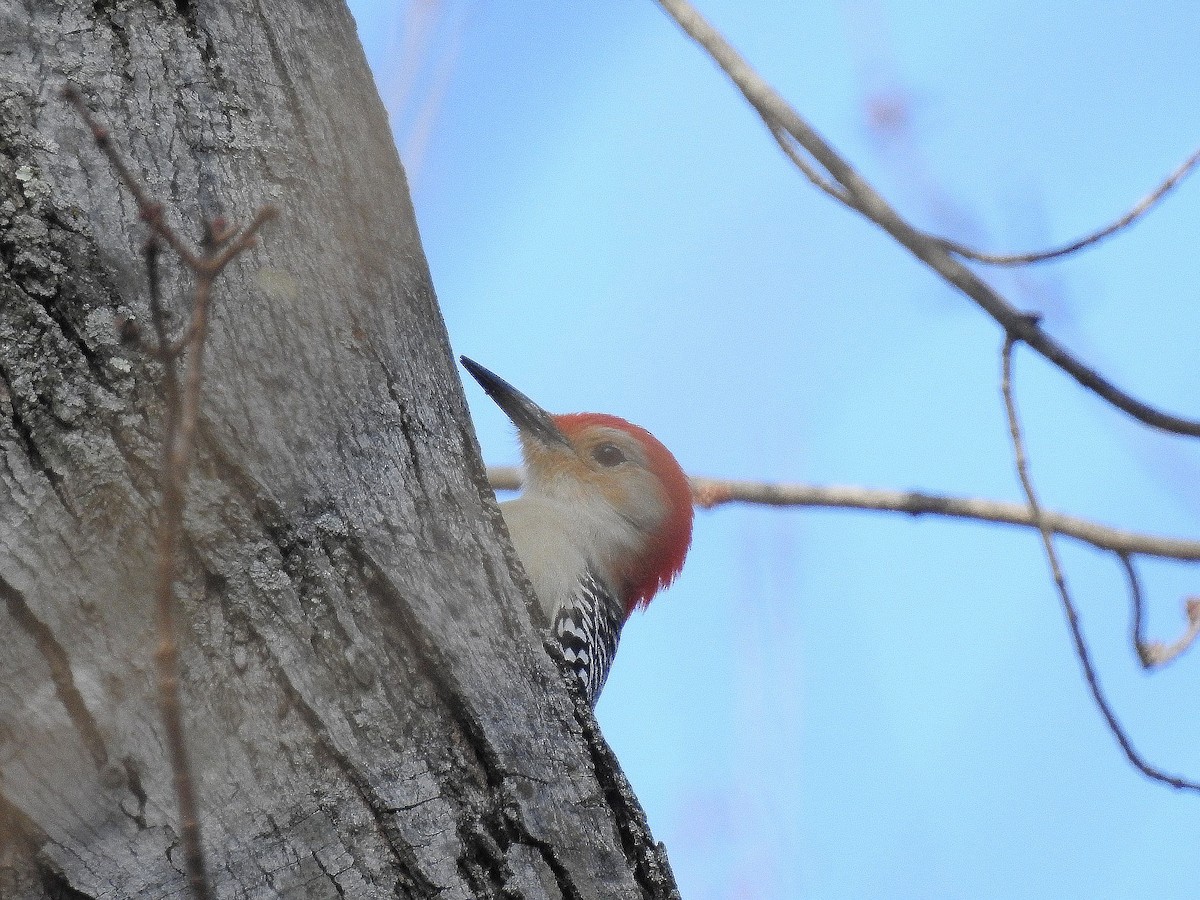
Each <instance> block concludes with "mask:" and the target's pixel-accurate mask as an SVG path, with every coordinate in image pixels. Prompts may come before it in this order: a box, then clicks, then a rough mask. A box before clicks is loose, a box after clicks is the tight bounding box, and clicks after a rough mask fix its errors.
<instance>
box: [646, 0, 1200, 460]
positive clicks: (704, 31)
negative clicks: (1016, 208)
mask: <svg viewBox="0 0 1200 900" xmlns="http://www.w3.org/2000/svg"><path fill="white" fill-rule="evenodd" d="M656 2H657V3H658V4H659V5H660V6H661V7H662V8H663V9H664V10H666V12H667V13H668V14H669V15H670V16H671V17H672V18H673V19H674V20H675V22H676V23H677V24H678V25H679V26H680V27H681V28H682V29H683V30H684V31H685V32H686V33H687V34H688V36H690V37H691V38H692V39H693V40H694V41H696V43H698V44H699V45H700V46H701V47H702V48H703V49H704V50H705V52H707V53H708V54H709V56H711V57H712V59H713V60H714V61H715V62H716V63H717V65H719V66H720V67H721V69H722V70H724V72H725V74H726V75H728V76H729V78H730V79H731V80H732V81H733V83H734V84H735V85H736V86H737V88H738V89H739V90H740V91H741V92H742V95H743V96H744V97H745V98H746V100H747V101H748V102H749V103H750V105H751V106H753V107H754V109H755V110H756V111H757V112H758V114H759V116H760V117H761V118H762V120H763V122H764V123H765V124H766V126H767V128H768V129H770V130H771V132H772V134H775V132H776V130H777V129H780V130H782V131H784V132H786V133H787V134H788V135H790V136H791V137H792V138H794V139H795V140H796V143H798V144H799V145H800V147H801V148H803V150H804V151H805V152H806V153H808V154H809V155H810V156H812V158H813V160H814V161H815V162H816V163H817V164H818V165H819V166H820V167H821V168H823V169H825V171H826V172H827V173H828V175H829V179H830V180H831V181H832V183H833V184H832V185H831V187H834V188H837V189H839V190H842V191H844V192H845V197H841V196H839V195H838V194H836V193H834V194H832V196H835V197H837V198H838V199H840V200H842V202H844V203H845V204H846V205H847V206H848V207H849V208H851V209H853V210H855V211H856V212H858V213H860V214H861V215H863V216H865V217H866V218H868V219H870V220H871V221H872V222H874V223H875V224H876V225H878V226H879V227H880V228H882V229H883V230H884V231H886V232H887V233H888V234H890V235H891V236H892V237H893V238H895V239H896V241H898V242H899V243H900V244H901V245H903V246H904V247H905V248H906V249H907V250H908V251H909V252H910V253H912V254H913V256H915V257H917V259H919V260H921V262H923V263H925V265H927V266H929V268H931V269H933V270H934V271H935V272H937V273H938V274H939V275H940V276H941V277H942V278H943V279H944V280H945V281H947V282H948V283H949V284H951V285H953V286H954V287H955V288H957V289H958V290H959V291H960V292H961V293H963V294H965V295H966V296H967V297H969V298H971V299H972V300H973V301H975V303H976V304H978V305H979V306H980V308H982V309H983V310H984V312H986V313H987V314H988V315H989V316H991V317H992V318H993V319H994V320H995V321H996V322H997V324H999V325H1000V327H1001V328H1003V329H1004V332H1005V334H1006V335H1008V336H1011V337H1013V338H1015V339H1017V340H1020V341H1022V342H1023V343H1025V344H1027V345H1028V346H1029V347H1030V348H1031V349H1033V350H1035V351H1036V352H1037V353H1040V354H1041V355H1042V356H1043V357H1044V358H1045V359H1046V360H1047V361H1048V362H1050V363H1051V364H1052V365H1054V366H1057V367H1058V368H1059V369H1061V370H1062V371H1064V372H1066V373H1067V374H1068V375H1070V376H1071V377H1072V378H1074V379H1075V380H1076V381H1077V382H1078V383H1079V384H1080V385H1081V386H1082V387H1084V388H1086V389H1087V390H1089V391H1091V392H1092V393H1094V394H1096V395H1097V396H1099V397H1101V398H1103V399H1104V400H1105V401H1107V402H1108V403H1109V404H1110V405H1112V406H1114V407H1116V408H1117V409H1119V410H1121V411H1122V412H1124V413H1126V414H1127V415H1130V416H1132V417H1133V418H1135V419H1137V420H1138V421H1140V422H1142V423H1144V424H1146V425H1149V426H1151V427H1153V428H1158V429H1161V430H1163V431H1169V432H1172V433H1174V434H1184V435H1190V436H1192V437H1200V421H1197V420H1195V419H1187V418H1183V417H1180V416H1176V415H1173V414H1171V413H1167V412H1163V411H1162V410H1159V409H1157V408H1155V407H1153V406H1151V405H1149V404H1148V403H1145V402H1143V401H1141V400H1138V399H1137V398H1136V397H1134V396H1132V395H1131V394H1129V393H1126V392H1125V391H1123V390H1121V389H1120V388H1118V387H1117V386H1116V385H1114V384H1112V382H1110V381H1108V379H1106V378H1105V377H1104V376H1102V375H1101V374H1100V373H1099V372H1097V371H1096V370H1094V369H1092V368H1090V367H1089V366H1087V365H1085V364H1084V363H1083V362H1082V361H1081V360H1079V359H1077V358H1076V357H1074V356H1073V355H1072V354H1070V353H1069V352H1068V351H1067V350H1066V348H1065V347H1063V346H1062V345H1061V344H1059V343H1058V342H1057V341H1055V340H1054V339H1053V338H1052V337H1050V336H1049V335H1048V334H1046V333H1045V332H1044V331H1042V330H1041V328H1040V327H1039V324H1038V320H1037V318H1036V317H1033V316H1029V315H1026V314H1025V313H1023V312H1021V311H1020V310H1018V309H1017V308H1016V307H1015V306H1013V305H1012V304H1011V303H1009V302H1008V301H1007V300H1006V299H1004V298H1003V297H1002V296H1001V295H1000V294H999V293H997V292H996V290H995V289H994V288H992V286H991V285H989V284H987V282H985V281H984V280H983V279H982V278H980V277H979V276H978V275H976V274H975V273H974V272H973V271H972V270H971V269H969V268H968V267H967V266H966V265H965V264H963V262H962V261H961V260H959V259H958V258H956V257H955V256H953V255H952V254H951V253H950V251H948V250H947V249H946V247H945V246H944V244H943V242H942V239H941V238H938V237H935V236H933V235H930V234H926V233H925V232H923V231H921V230H920V229H918V228H915V227H913V226H912V225H911V224H910V223H909V222H908V221H906V220H905V219H904V218H902V217H901V216H900V214H899V213H897V212H896V211H895V210H894V209H893V208H892V207H891V206H890V205H889V204H888V202H887V201H886V200H884V198H883V197H882V196H881V195H880V194H879V193H878V192H877V191H876V190H875V189H874V188H873V187H872V186H871V185H870V184H869V183H868V182H867V181H866V179H864V178H863V177H862V176H861V175H859V174H858V172H857V171H856V170H855V169H854V168H853V167H852V166H851V165H850V164H849V163H848V162H846V160H844V159H843V158H842V157H841V156H840V155H839V154H838V152H837V151H836V150H834V149H833V147H832V146H831V145H830V144H829V143H828V142H827V141H826V140H825V139H824V138H822V137H821V136H820V134H818V133H817V131H816V130H815V129H814V128H813V127H812V126H811V125H809V123H808V122H807V121H805V120H804V119H803V118H802V117H801V116H800V115H799V113H797V112H796V111H795V110H794V109H793V108H792V107H791V106H789V105H788V103H787V101H785V100H784V99H783V97H781V96H780V95H779V93H778V92H777V91H776V90H775V89H774V88H772V87H771V86H770V85H769V84H768V83H767V82H766V81H764V80H763V78H762V77H761V76H760V75H759V74H758V73H757V72H755V71H754V69H752V68H751V67H750V65H749V64H748V63H747V62H746V61H745V60H744V59H743V58H742V57H741V56H740V55H739V54H738V52H737V51H736V50H734V49H733V47H732V46H731V45H730V44H729V42H728V41H726V40H725V38H724V37H722V36H721V34H720V32H718V31H717V30H716V29H715V28H713V27H712V25H710V24H709V23H708V22H707V21H705V19H704V18H703V17H702V16H701V15H700V14H699V13H698V12H697V11H696V9H695V8H694V7H693V6H692V5H691V4H690V3H688V2H687V0H656ZM790 155H791V154H789V156H790ZM814 173H815V174H816V175H817V176H818V177H823V176H821V173H820V172H817V171H816V170H815V169H814ZM810 180H811V179H810ZM822 190H825V191H826V193H830V191H829V190H826V189H825V188H822Z"/></svg>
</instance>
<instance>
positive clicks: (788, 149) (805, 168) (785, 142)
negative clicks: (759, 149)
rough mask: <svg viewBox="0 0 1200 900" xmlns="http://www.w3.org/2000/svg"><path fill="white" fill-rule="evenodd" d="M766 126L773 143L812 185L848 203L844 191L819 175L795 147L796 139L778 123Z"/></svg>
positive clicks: (814, 167) (835, 198)
mask: <svg viewBox="0 0 1200 900" xmlns="http://www.w3.org/2000/svg"><path fill="white" fill-rule="evenodd" d="M767 127H768V128H769V129H770V130H771V137H773V138H775V143H777V144H779V149H780V150H782V151H783V152H784V154H785V155H786V156H787V158H788V159H790V160H791V161H792V165H794V166H795V167H796V168H797V169H799V170H800V172H801V174H803V175H804V177H805V178H807V179H808V180H809V181H811V182H812V183H813V186H814V187H816V188H817V189H819V190H822V191H824V192H825V193H826V194H828V195H829V196H830V197H832V198H833V199H834V200H838V201H840V202H842V203H846V204H849V202H850V200H849V198H848V197H847V196H846V192H845V191H843V190H842V189H841V188H840V187H838V186H837V185H834V184H830V183H829V182H828V181H827V180H826V179H825V178H824V177H823V176H822V175H821V173H820V172H818V171H817V168H816V166H814V165H813V164H812V163H811V162H809V161H808V160H807V159H805V157H804V154H803V153H801V152H800V151H799V150H797V149H796V141H795V140H794V139H793V138H792V136H791V135H790V134H788V133H787V132H786V131H784V130H783V129H782V128H780V127H779V126H778V125H772V124H770V123H769V122H768V123H767Z"/></svg>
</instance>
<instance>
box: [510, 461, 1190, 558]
mask: <svg viewBox="0 0 1200 900" xmlns="http://www.w3.org/2000/svg"><path fill="white" fill-rule="evenodd" d="M488 480H489V481H490V482H491V484H492V487H493V488H494V489H495V490H498V491H515V490H518V489H520V487H521V470H520V469H519V468H516V467H510V466H489V467H488ZM691 482H692V494H693V496H694V497H695V500H696V505H697V506H701V507H703V508H705V509H712V508H714V507H717V506H724V505H727V504H731V503H748V504H754V505H759V506H794V507H815V508H823V509H862V510H873V511H877V512H895V513H904V514H906V515H911V516H921V515H932V516H946V517H948V518H954V519H968V520H972V521H976V522H993V523H997V524H1001V525H1014V526H1017V527H1021V528H1038V527H1039V525H1038V522H1037V519H1036V517H1035V516H1034V514H1033V512H1032V510H1031V509H1030V507H1029V506H1028V505H1026V504H1022V503H1007V502H1005V501H1002V500H984V499H982V498H977V497H951V496H947V495H945V494H927V493H925V492H923V491H888V490H877V489H872V488H863V487H850V486H842V485H813V484H787V483H768V482H761V481H730V480H726V479H718V478H697V477H693V478H692V479H691ZM1042 515H1043V518H1044V520H1045V524H1046V525H1047V526H1048V527H1049V528H1050V530H1051V531H1053V532H1055V533H1056V534H1061V535H1065V536H1067V537H1072V538H1075V539H1076V540H1079V541H1083V542H1084V543H1086V544H1091V545H1092V546H1093V547H1095V548H1097V549H1098V550H1105V551H1110V552H1113V553H1117V554H1121V555H1134V554H1136V555H1140V556H1156V557H1161V558H1164V559H1178V560H1184V561H1200V541H1189V540H1185V539H1183V538H1172V537H1160V536H1158V535H1150V534H1139V533H1137V532H1133V531H1125V530H1123V529H1120V528H1111V527H1109V526H1107V525H1101V524H1099V523H1098V522H1091V521H1088V520H1087V519H1080V518H1078V517H1076V516H1068V515H1065V514H1063V513H1058V512H1051V511H1048V510H1046V511H1043V513H1042Z"/></svg>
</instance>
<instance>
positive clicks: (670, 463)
mask: <svg viewBox="0 0 1200 900" xmlns="http://www.w3.org/2000/svg"><path fill="white" fill-rule="evenodd" d="M461 359H462V364H463V366H464V367H465V368H466V370H467V371H468V372H470V373H471V375H472V376H473V377H474V378H475V380H476V381H478V382H479V384H480V385H481V386H482V387H483V389H484V390H485V391H486V392H487V394H488V396H490V397H491V398H492V399H493V400H494V401H495V402H496V404H497V405H498V406H499V407H500V409H502V410H503V411H504V413H505V415H507V416H508V418H509V419H511V420H512V423H513V424H514V425H516V426H517V433H518V436H519V437H520V440H521V455H522V457H523V458H524V460H525V478H524V490H523V493H522V494H521V496H520V497H518V498H517V499H516V500H509V501H507V502H505V503H501V504H500V512H501V514H502V515H503V516H504V522H505V524H506V525H507V526H508V533H509V535H510V536H511V537H512V542H513V548H514V549H515V550H516V551H517V556H518V557H520V559H521V563H522V565H523V566H524V567H525V572H526V574H527V575H528V576H529V580H530V581H531V582H532V584H533V590H534V593H535V594H536V595H537V599H538V601H539V603H540V605H541V607H542V609H543V611H544V612H545V613H546V619H547V621H548V622H549V623H550V633H551V635H552V636H553V637H554V639H555V640H556V641H557V642H558V644H559V646H561V648H562V652H563V657H564V658H565V659H566V661H567V664H568V665H569V666H570V668H571V670H572V671H573V672H574V674H575V676H576V677H577V678H578V680H579V687H580V689H581V690H582V691H583V694H584V696H585V697H586V698H587V700H588V702H589V703H591V704H592V705H593V706H595V704H596V701H597V700H598V699H599V697H600V690H601V689H602V688H603V687H604V681H605V679H606V678H607V677H608V670H609V667H610V666H611V665H612V661H613V657H614V656H615V655H616V652H617V642H618V641H619V640H620V638H621V629H622V628H623V627H624V625H625V622H626V621H627V620H628V619H629V616H630V615H631V614H632V613H633V611H634V610H635V609H640V608H645V607H646V605H647V604H649V603H650V600H651V599H652V598H653V597H654V595H655V594H657V593H658V592H659V591H660V590H662V589H663V588H665V587H666V586H667V585H669V584H670V583H671V582H672V581H674V580H675V577H676V576H677V575H678V574H679V572H680V570H681V569H682V568H683V561H684V558H685V557H686V556H687V551H688V546H689V545H690V544H691V541H692V491H691V487H690V485H689V483H688V479H687V476H686V475H685V474H684V472H683V469H681V468H680V467H679V463H677V462H676V461H675V457H674V456H672V455H671V452H670V451H669V450H668V449H667V448H666V447H664V446H663V445H662V444H661V443H659V441H658V439H657V438H655V437H654V435H652V434H651V433H650V432H648V431H647V430H646V429H644V428H640V427H638V426H637V425H633V424H630V423H629V422H626V421H625V420H624V419H621V418H618V417H617V416H610V415H605V414H603V413H568V414H565V415H551V414H550V413H548V412H546V411H545V410H544V409H542V408H541V407H540V406H538V405H537V404H536V403H534V402H533V401H532V400H530V399H529V398H528V397H526V396H525V395H524V394H522V393H521V392H520V391H518V390H517V389H516V388H514V387H513V386H512V385H511V384H509V383H508V382H507V381H505V380H504V379H502V378H500V377H499V376H498V375H496V374H494V373H493V372H490V371H488V370H487V369H485V368H484V367H483V366H481V365H479V363H477V362H474V361H473V360H470V359H468V358H467V357H465V356H464V357H461Z"/></svg>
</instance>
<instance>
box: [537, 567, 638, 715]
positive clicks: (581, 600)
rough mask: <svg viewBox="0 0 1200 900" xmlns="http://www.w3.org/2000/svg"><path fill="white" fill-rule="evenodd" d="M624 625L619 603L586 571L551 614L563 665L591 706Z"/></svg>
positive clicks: (600, 686)
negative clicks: (552, 614) (569, 670)
mask: <svg viewBox="0 0 1200 900" xmlns="http://www.w3.org/2000/svg"><path fill="white" fill-rule="evenodd" d="M624 621H625V611H624V609H623V608H622V607H621V603H620V602H619V601H618V600H617V598H616V597H615V596H614V595H613V593H612V591H610V590H609V589H608V588H606V587H605V586H604V582H602V581H601V580H600V579H599V578H597V577H596V575H595V573H593V572H591V571H590V570H589V571H587V572H586V573H585V574H584V577H583V579H582V580H581V581H580V583H579V586H578V589H577V590H576V591H575V592H574V593H573V594H572V595H571V597H570V599H569V600H568V601H567V602H566V603H564V604H563V605H562V606H560V607H559V608H558V609H557V610H556V611H555V614H554V621H553V622H551V623H550V630H551V632H552V633H553V635H554V637H555V639H556V640H557V641H558V643H559V646H561V647H562V651H563V657H564V658H565V659H566V661H567V665H569V666H570V667H571V670H572V671H573V672H574V673H575V676H576V677H577V678H578V679H579V685H580V688H581V689H582V690H583V695H584V696H585V697H587V701H588V703H590V704H591V705H592V706H595V705H596V701H597V700H598V699H600V690H601V689H602V688H603V687H604V682H605V680H606V679H607V678H608V670H609V669H610V668H611V667H612V662H613V657H615V656H616V655H617V642H618V641H619V640H620V639H621V626H622V625H623V624H624Z"/></svg>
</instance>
